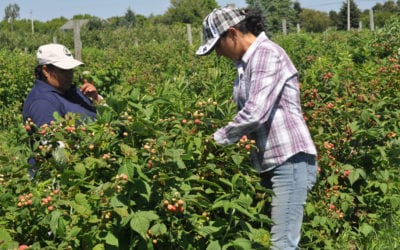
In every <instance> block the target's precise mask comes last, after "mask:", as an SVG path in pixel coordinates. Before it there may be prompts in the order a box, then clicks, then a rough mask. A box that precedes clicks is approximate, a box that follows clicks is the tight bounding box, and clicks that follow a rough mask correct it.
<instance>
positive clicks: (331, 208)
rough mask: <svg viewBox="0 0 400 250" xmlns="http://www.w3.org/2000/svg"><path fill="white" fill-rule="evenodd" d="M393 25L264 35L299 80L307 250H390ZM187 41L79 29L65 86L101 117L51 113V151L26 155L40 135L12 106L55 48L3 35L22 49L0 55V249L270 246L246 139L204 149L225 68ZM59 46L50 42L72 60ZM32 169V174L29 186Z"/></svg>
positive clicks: (398, 115)
mask: <svg viewBox="0 0 400 250" xmlns="http://www.w3.org/2000/svg"><path fill="white" fill-rule="evenodd" d="M388 23H390V24H389V25H387V26H385V27H383V28H382V29H379V30H376V31H375V32H374V33H371V32H369V31H363V32H356V31H351V32H343V33H342V32H333V31H331V32H326V33H323V34H302V33H300V34H290V35H288V36H279V35H276V36H274V37H272V40H274V41H276V42H277V43H279V44H280V45H281V46H282V47H283V48H285V49H286V51H287V52H288V54H289V55H290V56H291V58H292V60H293V62H294V64H295V65H296V67H297V68H298V71H299V74H300V80H301V83H300V84H301V91H302V96H301V98H302V105H303V112H304V118H305V119H306V121H307V123H308V125H309V128H310V130H311V133H312V136H313V139H314V141H315V143H316V146H317V149H318V154H319V156H318V162H319V169H318V180H317V184H316V186H315V187H314V189H313V190H312V192H311V193H310V195H309V197H308V203H307V205H306V208H305V218H304V224H303V228H302V239H301V248H302V249H379V250H381V249H398V248H400V233H399V232H400V212H399V211H400V177H399V176H400V175H399V167H400V157H399V156H400V137H399V135H400V57H399V54H398V53H399V52H398V51H399V48H400V35H399V34H400V21H399V20H393V21H391V22H388ZM194 30H195V31H196V29H194ZM197 31H199V30H197ZM185 34H186V29H185V27H179V26H176V27H148V28H147V29H145V30H144V31H141V32H140V33H139V32H136V31H130V30H126V29H118V30H110V31H109V32H106V33H105V32H95V31H86V30H83V31H82V42H83V50H82V57H83V58H82V60H83V61H84V62H85V66H84V67H82V68H79V69H77V70H76V71H75V73H76V75H75V78H76V81H77V84H79V83H78V79H79V77H81V76H85V77H86V78H88V79H89V80H90V81H93V82H94V83H95V85H96V86H97V88H98V90H99V92H100V93H101V95H102V96H104V97H105V102H104V103H103V104H100V105H98V119H97V120H96V121H95V122H93V123H88V124H82V123H81V124H79V125H77V123H76V119H78V117H76V116H73V115H71V116H69V117H65V118H61V117H57V116H56V117H55V122H54V123H53V124H51V125H49V126H47V127H42V128H38V132H39V133H37V134H35V137H37V138H36V139H38V140H41V141H46V142H47V143H46V144H45V145H39V144H38V143H37V144H35V145H34V150H33V151H32V150H30V148H29V139H30V138H29V136H28V133H27V130H30V129H33V127H34V126H35V125H34V124H32V123H30V122H29V121H28V122H26V123H24V122H23V121H22V115H21V113H22V103H23V101H24V98H25V96H26V95H27V93H28V91H29V90H30V88H31V87H32V84H33V69H34V67H35V65H36V61H35V52H36V51H35V50H36V48H37V47H38V46H39V45H40V44H42V43H47V42H49V41H51V38H50V37H45V36H40V35H34V36H33V37H26V36H25V37H23V36H21V37H18V36H15V35H13V36H12V38H13V39H15V40H14V41H15V44H18V45H21V49H9V48H8V46H6V45H7V44H6V43H4V48H3V49H1V50H0V64H1V67H0V73H1V76H2V79H1V85H0V103H1V108H0V113H1V114H0V136H1V138H2V140H1V141H0V202H1V206H0V249H18V247H20V246H23V245H27V246H29V247H30V248H29V249H98V250H100V249H182V250H183V249H184V250H186V249H208V250H214V249H245V250H247V249H268V247H269V245H270V242H269V225H270V220H269V218H268V216H266V215H265V214H266V213H265V212H266V210H267V209H268V204H269V200H270V197H271V192H270V191H269V190H266V189H263V188H262V187H261V186H260V185H259V177H258V175H257V173H256V172H255V171H254V170H253V168H252V166H251V164H250V162H249V157H248V154H249V150H252V149H254V145H253V144H254V142H253V141H251V140H248V139H247V138H246V137H243V138H242V139H241V140H240V141H239V142H238V143H237V144H235V145H232V146H229V147H219V146H217V145H215V144H214V143H213V141H212V140H211V139H210V138H211V135H212V133H213V132H214V131H215V130H216V129H217V128H218V127H220V126H222V125H223V124H225V123H226V122H227V121H229V120H230V119H232V118H233V115H234V114H235V112H236V107H235V105H234V103H233V102H232V98H231V94H232V82H233V80H234V79H235V76H236V72H235V68H234V65H233V63H232V62H230V61H228V60H226V59H224V58H217V57H216V56H215V54H213V55H211V56H209V57H201V58H199V57H196V56H195V50H196V48H197V46H198V45H199V44H194V45H193V46H190V45H188V44H187V39H186V37H185ZM36 36H37V37H36ZM70 36H71V34H59V36H58V42H59V43H63V44H65V45H66V46H67V47H69V48H73V44H72V41H73V39H72V37H70ZM7 37H9V36H7ZM110 37H113V39H110ZM135 38H136V39H137V40H138V41H139V43H138V44H135V42H134V41H135ZM8 39H11V38H8ZM194 40H198V41H199V42H200V39H199V38H198V39H197V36H194ZM199 42H198V43H199ZM59 141H62V142H63V143H64V145H65V147H59V146H58V145H59ZM30 156H33V157H36V159H37V160H38V161H39V162H40V171H39V174H38V175H37V176H36V177H35V178H34V179H33V180H30V179H29V176H28V174H27V168H28V164H27V162H26V160H27V158H28V157H30Z"/></svg>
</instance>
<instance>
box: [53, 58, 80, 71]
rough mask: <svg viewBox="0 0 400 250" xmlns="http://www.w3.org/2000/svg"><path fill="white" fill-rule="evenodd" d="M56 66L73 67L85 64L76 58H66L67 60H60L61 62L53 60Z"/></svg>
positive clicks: (62, 67)
mask: <svg viewBox="0 0 400 250" xmlns="http://www.w3.org/2000/svg"><path fill="white" fill-rule="evenodd" d="M52 64H53V65H54V66H56V67H57V68H60V69H73V68H75V67H78V66H79V65H83V62H81V61H78V60H76V59H71V60H65V61H60V62H56V63H55V62H53V63H52Z"/></svg>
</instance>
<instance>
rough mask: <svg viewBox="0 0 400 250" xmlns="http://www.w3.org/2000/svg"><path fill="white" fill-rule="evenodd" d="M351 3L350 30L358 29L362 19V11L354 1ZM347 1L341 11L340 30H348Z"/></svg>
mask: <svg viewBox="0 0 400 250" xmlns="http://www.w3.org/2000/svg"><path fill="white" fill-rule="evenodd" d="M349 1H350V28H358V26H359V21H360V17H361V11H360V9H359V8H358V6H357V4H356V3H355V2H354V0H349ZM347 9H348V8H347V1H345V2H343V4H342V7H341V8H340V11H339V18H340V19H339V23H338V26H337V27H338V29H339V30H347Z"/></svg>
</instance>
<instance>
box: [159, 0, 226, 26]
mask: <svg viewBox="0 0 400 250" xmlns="http://www.w3.org/2000/svg"><path fill="white" fill-rule="evenodd" d="M217 6H218V5H217V2H216V1H215V0H171V7H170V8H169V9H168V10H167V12H166V13H165V14H164V16H163V23H165V24H173V23H177V22H179V23H190V24H201V23H202V22H203V19H204V17H205V16H207V15H208V13H210V12H211V11H212V10H213V9H214V8H216V7H217Z"/></svg>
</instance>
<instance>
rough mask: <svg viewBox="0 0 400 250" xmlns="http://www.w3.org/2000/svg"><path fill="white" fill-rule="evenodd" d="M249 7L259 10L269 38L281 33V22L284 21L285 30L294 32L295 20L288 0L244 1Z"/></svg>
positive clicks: (290, 2) (294, 14) (294, 13)
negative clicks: (264, 21) (262, 15)
mask: <svg viewBox="0 0 400 250" xmlns="http://www.w3.org/2000/svg"><path fill="white" fill-rule="evenodd" d="M246 3H247V4H248V6H249V7H253V8H259V9H261V10H262V12H263V14H264V15H265V17H266V22H267V31H268V33H269V35H270V36H271V35H272V34H274V33H280V32H282V20H283V19H285V20H286V24H287V30H288V31H289V32H290V31H294V30H296V24H297V18H296V11H295V9H294V8H293V3H292V1H290V0H283V1H282V0H272V1H266V0H246Z"/></svg>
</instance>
